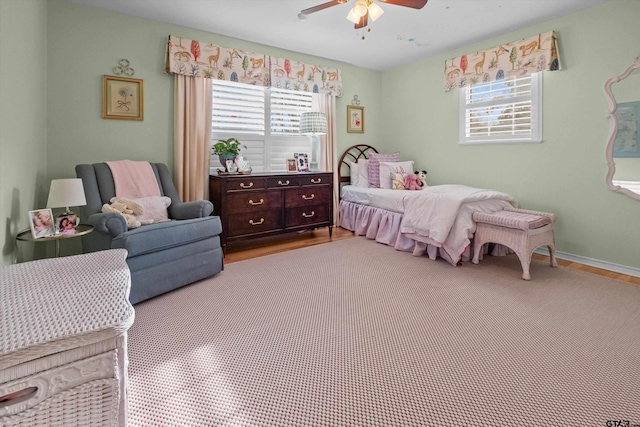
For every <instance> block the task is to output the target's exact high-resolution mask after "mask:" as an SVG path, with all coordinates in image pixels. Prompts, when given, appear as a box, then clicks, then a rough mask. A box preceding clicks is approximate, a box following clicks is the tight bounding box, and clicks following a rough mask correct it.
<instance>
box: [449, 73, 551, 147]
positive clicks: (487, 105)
mask: <svg viewBox="0 0 640 427" xmlns="http://www.w3.org/2000/svg"><path fill="white" fill-rule="evenodd" d="M541 75H542V73H534V74H531V75H529V76H524V77H518V78H513V79H508V80H496V81H493V82H489V83H479V84H475V85H472V86H468V87H465V88H461V89H460V141H459V142H460V144H486V143H518V142H520V143H526V142H541V141H542V125H541V124H542V119H541V108H542V106H541V104H542V103H541V100H542V99H541V98H542V96H541V93H542V88H541V84H542V79H541Z"/></svg>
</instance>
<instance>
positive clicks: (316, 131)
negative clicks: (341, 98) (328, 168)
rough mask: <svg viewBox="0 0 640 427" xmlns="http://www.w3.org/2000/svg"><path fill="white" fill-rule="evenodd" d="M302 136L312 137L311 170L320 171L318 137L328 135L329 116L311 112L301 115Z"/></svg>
mask: <svg viewBox="0 0 640 427" xmlns="http://www.w3.org/2000/svg"><path fill="white" fill-rule="evenodd" d="M299 132H300V134H301V135H311V170H317V169H318V160H317V151H318V137H317V136H316V135H325V134H326V133H327V115H326V114H324V113H320V112H318V111H309V112H306V113H302V114H301V115H300V130H299Z"/></svg>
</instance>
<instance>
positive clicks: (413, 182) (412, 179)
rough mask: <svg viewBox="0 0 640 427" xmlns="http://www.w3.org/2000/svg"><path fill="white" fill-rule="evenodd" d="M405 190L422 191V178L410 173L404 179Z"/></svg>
mask: <svg viewBox="0 0 640 427" xmlns="http://www.w3.org/2000/svg"><path fill="white" fill-rule="evenodd" d="M404 188H405V189H407V190H422V187H421V186H420V178H418V175H416V174H415V173H409V174H407V175H406V176H405V177H404Z"/></svg>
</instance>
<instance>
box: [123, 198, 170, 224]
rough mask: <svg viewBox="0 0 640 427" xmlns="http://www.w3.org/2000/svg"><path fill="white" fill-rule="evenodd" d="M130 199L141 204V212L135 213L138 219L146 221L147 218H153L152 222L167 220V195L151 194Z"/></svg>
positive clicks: (168, 202)
mask: <svg viewBox="0 0 640 427" xmlns="http://www.w3.org/2000/svg"><path fill="white" fill-rule="evenodd" d="M131 200H133V201H134V202H136V203H137V204H139V205H140V206H142V214H141V215H136V219H137V220H138V221H140V222H148V220H153V222H154V223H156V222H163V221H169V214H168V212H167V208H168V207H169V205H170V204H171V199H170V198H169V197H166V196H152V197H141V198H139V199H131Z"/></svg>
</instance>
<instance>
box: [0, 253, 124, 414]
mask: <svg viewBox="0 0 640 427" xmlns="http://www.w3.org/2000/svg"><path fill="white" fill-rule="evenodd" d="M126 255H127V252H126V250H124V249H113V250H108V251H102V252H94V253H91V254H85V255H76V256H70V257H64V258H54V259H46V260H38V261H32V262H26V263H22V264H15V265H9V266H4V267H0V426H45V425H46V426H53V425H55V426H124V425H126V421H127V420H126V414H127V413H126V411H127V405H126V386H127V363H128V361H127V330H128V329H129V327H130V326H131V324H132V323H133V319H134V310H133V307H132V306H131V304H129V290H130V286H131V277H130V273H129V268H128V267H127V264H126V262H125V258H126Z"/></svg>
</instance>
